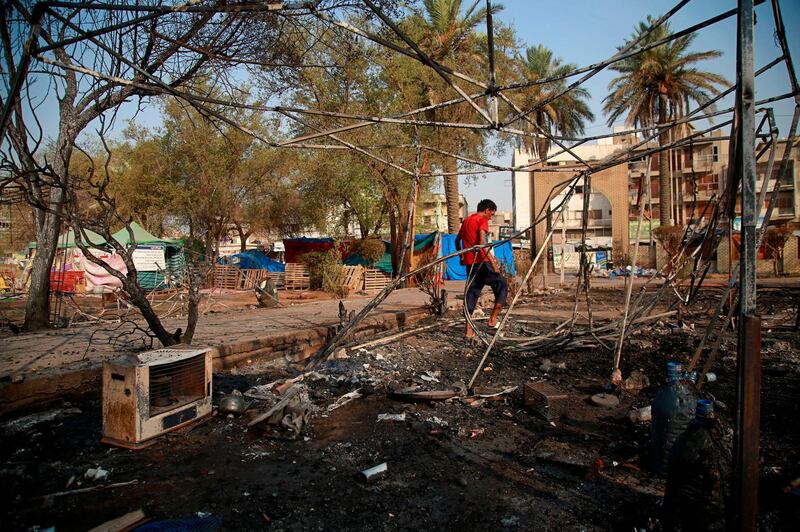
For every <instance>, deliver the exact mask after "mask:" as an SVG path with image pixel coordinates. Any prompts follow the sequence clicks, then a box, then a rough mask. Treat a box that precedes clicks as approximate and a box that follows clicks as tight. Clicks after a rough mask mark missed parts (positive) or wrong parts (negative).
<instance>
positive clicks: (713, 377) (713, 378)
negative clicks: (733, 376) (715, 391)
mask: <svg viewBox="0 0 800 532" xmlns="http://www.w3.org/2000/svg"><path fill="white" fill-rule="evenodd" d="M716 380H717V374H716V373H711V372H710V371H709V372H708V373H706V382H716Z"/></svg>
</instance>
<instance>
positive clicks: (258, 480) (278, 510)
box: [0, 290, 800, 531]
mask: <svg viewBox="0 0 800 532" xmlns="http://www.w3.org/2000/svg"><path fill="white" fill-rule="evenodd" d="M594 297H595V298H596V301H597V306H598V310H599V311H601V314H600V318H599V319H601V318H602V310H606V311H607V312H608V313H611V310H612V309H615V308H619V307H620V305H621V301H622V292H621V291H620V290H608V291H599V292H595V294H594ZM759 297H760V300H761V308H762V311H763V313H764V314H765V315H769V319H767V320H766V321H765V323H764V339H763V346H762V355H763V379H764V380H763V397H762V469H761V471H762V479H761V493H760V501H761V512H760V521H761V529H762V530H790V529H793V528H794V526H796V523H797V522H798V519H800V510H798V508H800V505H798V504H797V502H798V496H797V495H796V494H793V493H792V492H791V490H790V489H788V488H787V487H788V486H789V485H790V483H791V482H792V481H793V480H794V479H797V478H798V477H800V450H799V449H798V448H797V442H798V441H800V408H799V407H798V404H799V402H798V399H799V398H798V390H800V365H799V364H798V363H800V334H798V333H797V331H796V330H794V329H792V328H791V327H790V325H791V323H789V319H790V317H791V316H793V312H794V306H793V305H794V304H795V303H794V302H793V301H794V300H795V299H796V297H797V295H796V294H793V293H790V292H789V291H787V290H765V291H762V292H761V293H760V294H759ZM709 298H710V299H713V294H709ZM571 299H572V297H571V295H565V294H563V293H560V294H559V293H556V294H550V295H540V296H537V297H535V298H534V299H532V300H529V301H528V302H527V303H526V304H524V305H523V306H522V307H521V308H520V311H521V315H520V316H516V317H513V318H512V323H511V325H510V327H509V330H508V331H507V333H506V334H507V335H509V336H513V335H523V334H534V333H536V332H543V331H546V330H548V328H551V327H552V325H550V324H548V323H544V322H543V321H542V322H539V323H536V320H534V319H531V318H532V317H538V319H541V317H542V316H544V315H545V314H546V315H547V317H548V319H547V320H544V321H555V320H556V319H557V318H558V317H559V316H560V315H565V314H568V313H569V312H571V301H570V300H571ZM662 310H663V309H662ZM706 310H707V309H706ZM705 317H707V313H705ZM691 318H692V320H689V319H688V317H687V316H681V317H680V318H672V319H665V320H664V321H661V322H655V323H652V324H649V325H648V326H647V327H644V328H642V329H641V330H639V331H638V332H637V333H635V334H634V335H633V336H632V337H631V338H630V340H629V341H628V342H627V344H626V348H625V350H624V353H623V357H622V367H623V372H624V374H625V375H626V376H627V375H628V374H629V373H630V371H633V370H636V369H639V370H641V371H642V372H643V373H644V374H645V375H646V376H647V377H648V378H649V380H650V385H649V386H647V387H646V388H644V389H643V390H642V391H641V392H639V393H638V394H635V395H634V394H631V393H627V392H625V393H621V392H620V393H617V395H618V396H619V399H620V404H619V406H616V407H612V408H608V407H601V406H596V405H594V404H592V403H591V402H590V401H589V397H590V396H591V395H592V394H595V393H598V392H611V391H612V390H610V389H608V387H607V383H608V375H609V373H610V367H611V353H609V352H607V351H605V350H604V349H603V348H601V347H581V348H577V349H570V348H558V349H555V350H551V351H537V352H529V353H512V352H510V350H504V349H498V350H495V351H493V352H492V354H491V355H490V357H489V364H488V365H487V370H485V371H483V372H482V373H481V375H480V377H479V378H478V381H477V382H476V386H498V387H507V386H517V387H518V388H517V390H516V391H514V392H512V393H510V394H509V395H505V396H501V397H500V398H499V400H490V399H484V400H477V401H476V400H475V399H474V398H464V397H456V398H454V399H450V400H447V401H439V402H420V403H408V402H403V401H398V400H394V399H391V398H390V397H389V395H390V394H391V392H392V391H393V390H396V389H398V388H403V387H406V386H409V385H412V384H422V385H425V386H428V387H437V386H450V385H453V384H456V383H463V382H467V381H469V378H470V377H471V374H472V372H473V371H474V369H475V367H476V365H477V363H478V360H479V358H480V356H481V355H482V353H483V349H481V348H480V346H476V345H474V344H471V343H469V342H468V341H467V340H465V339H464V338H463V337H462V336H463V330H462V329H461V327H463V324H457V325H453V326H450V327H446V326H442V327H439V328H432V329H428V330H426V331H424V332H421V333H419V334H417V335H414V336H409V337H405V338H403V339H401V340H399V341H396V342H394V343H390V344H387V345H383V346H380V347H370V348H365V349H357V350H354V351H353V352H351V353H350V354H349V357H348V358H345V359H339V360H331V361H327V362H325V363H323V364H321V365H320V366H319V367H318V368H316V371H317V374H315V375H312V376H310V377H308V378H306V379H305V380H304V381H303V386H304V387H305V389H306V391H307V393H308V398H309V400H310V402H311V403H312V404H313V406H312V415H311V418H310V420H309V422H308V423H307V424H306V425H305V427H304V428H303V429H302V432H301V433H300V434H299V435H294V434H293V433H292V432H291V431H289V430H288V429H286V428H284V427H276V426H272V425H266V424H263V425H264V426H261V425H257V426H255V427H253V428H250V429H248V428H247V420H248V419H250V417H249V416H248V414H249V413H248V414H245V415H244V416H242V417H238V418H229V417H225V416H222V415H215V416H213V417H210V418H207V420H206V421H204V422H200V423H198V424H195V425H191V426H189V427H188V428H186V429H181V430H179V431H176V432H173V433H171V434H169V435H167V436H164V437H162V438H160V439H159V440H158V441H157V442H156V444H155V445H153V446H151V447H148V448H146V449H143V450H140V451H128V450H123V449H118V448H114V447H109V446H106V445H104V444H101V443H100V442H99V439H100V431H101V409H100V400H99V397H90V398H87V399H86V400H84V401H81V402H80V403H78V404H72V405H63V406H62V409H61V412H60V415H56V416H55V417H54V418H53V419H50V420H46V421H40V422H38V423H35V424H31V425H29V426H24V425H23V424H22V423H21V421H23V420H15V421H14V420H12V421H11V422H6V423H5V424H3V426H2V428H3V434H2V437H0V460H2V464H3V465H2V466H0V468H1V469H0V483H2V484H3V485H5V486H6V489H5V490H4V491H5V492H6V493H7V496H6V497H3V498H2V502H0V506H1V509H0V512H1V513H2V521H0V527H2V529H3V530H32V529H37V528H36V527H41V528H44V527H48V526H55V527H56V529H57V530H86V529H89V528H91V527H93V526H97V525H99V524H101V523H103V522H105V521H107V520H109V519H112V518H115V517H118V516H120V515H123V514H125V513H127V512H129V511H132V510H136V509H138V508H141V509H143V510H144V512H145V514H146V515H147V516H149V517H151V518H153V519H156V520H163V519H172V518H178V517H192V516H198V515H200V516H204V515H211V516H218V517H221V519H222V529H225V530H253V529H275V530H396V529H414V530H419V529H425V528H436V529H462V530H501V529H520V530H627V531H630V530H632V529H635V530H641V529H644V530H659V529H660V528H661V525H660V519H661V497H662V494H663V488H664V481H663V479H661V478H660V477H657V476H656V475H654V474H652V473H650V472H649V471H648V470H647V467H646V464H647V446H648V439H649V438H648V434H649V432H648V430H649V427H648V425H646V424H634V423H632V422H631V421H630V420H629V419H628V412H629V410H630V409H631V408H632V407H640V406H644V405H647V404H649V403H650V401H651V400H652V398H653V397H654V395H655V393H656V391H657V389H658V387H659V386H660V383H662V382H663V381H664V377H665V369H664V366H665V363H666V362H667V361H668V360H673V359H678V360H682V361H686V360H688V358H689V356H690V355H691V352H692V348H693V347H694V346H695V345H697V343H698V342H699V339H700V336H701V335H702V332H703V329H702V320H703V319H704V314H702V313H701V314H696V315H693V316H691ZM484 323H485V322H484ZM483 329H484V330H486V327H485V325H484V326H483ZM734 355H735V337H734V336H732V335H730V336H729V337H727V338H726V340H725V341H724V342H723V346H722V352H721V357H720V360H719V362H718V363H717V364H715V366H714V367H713V369H712V371H713V372H714V373H715V374H716V376H717V380H716V381H715V382H711V383H708V384H707V385H706V387H705V388H704V389H703V393H702V396H703V397H706V398H711V399H714V400H715V401H716V403H715V405H716V412H717V414H718V415H719V417H720V419H721V421H722V423H723V424H724V425H725V426H727V427H730V424H731V415H732V413H733V405H734V402H735V399H734V396H735V386H734V385H735V360H734ZM548 361H549V363H548ZM561 363H563V366H562V367H559V366H560V365H561ZM297 374H298V372H297V370H295V369H292V368H287V367H286V366H285V365H284V364H283V363H278V362H272V363H254V364H252V365H248V366H245V367H241V368H236V369H234V370H232V371H229V372H225V373H221V374H217V375H215V378H214V394H215V402H217V401H218V400H219V398H220V397H221V395H222V394H226V393H230V392H232V391H233V390H234V389H237V390H239V391H242V392H244V391H246V390H248V389H249V388H250V387H252V386H255V385H261V384H265V383H270V382H273V381H275V380H278V379H283V378H289V377H294V376H296V375H297ZM432 379H436V380H438V381H439V383H436V382H433V381H432ZM534 380H546V381H548V382H550V383H551V384H553V385H554V386H556V387H557V388H558V389H560V390H561V391H563V392H566V393H567V394H568V395H569V398H568V408H567V411H566V413H565V415H564V416H563V417H561V418H560V419H556V420H554V421H552V422H551V421H547V420H546V419H544V418H543V417H540V416H539V415H537V414H536V413H534V412H532V411H530V410H528V409H526V408H525V406H524V404H523V397H522V385H523V384H524V383H526V382H527V383H529V382H533V381H534ZM356 389H361V390H362V392H363V394H364V396H363V397H362V398H359V399H355V400H353V401H352V402H349V403H347V404H345V405H343V406H341V407H339V408H336V409H335V410H332V411H330V412H328V410H327V407H328V405H331V404H332V403H334V402H335V401H336V399H337V398H339V397H341V396H342V395H344V394H346V393H347V392H351V391H353V390H356ZM615 393H616V392H615ZM259 409H263V408H262V407H260V406H259V403H258V402H255V403H254V404H253V405H252V406H251V409H250V410H251V411H253V412H257V411H258V410H259ZM51 413H52V411H51ZM386 413H391V414H401V413H405V414H406V418H405V421H394V422H392V421H378V420H377V419H378V415H379V414H386ZM250 416H252V414H250ZM384 462H385V463H386V464H387V466H388V472H387V474H386V475H385V476H383V477H382V478H380V479H378V480H376V481H372V482H365V481H363V480H360V479H359V472H360V471H362V470H364V469H366V468H369V467H372V466H375V465H377V464H380V463H384ZM97 466H101V467H103V468H105V469H107V470H108V471H109V472H110V473H109V477H108V479H107V481H105V483H97V482H94V481H91V480H84V479H83V475H84V472H85V471H86V470H87V469H88V468H92V467H97ZM72 477H75V478H74V480H73V481H72V482H70V479H72ZM131 481H136V483H131V484H127V485H124V486H120V487H113V484H115V483H126V482H131ZM87 487H89V488H98V489H94V490H92V491H87V492H74V493H71V492H72V491H73V490H81V489H83V488H87ZM64 491H66V492H68V493H66V494H58V492H64ZM52 494H56V495H52ZM792 523H795V525H792Z"/></svg>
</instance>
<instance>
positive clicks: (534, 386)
mask: <svg viewBox="0 0 800 532" xmlns="http://www.w3.org/2000/svg"><path fill="white" fill-rule="evenodd" d="M522 397H523V402H524V403H525V406H527V407H528V408H530V409H532V410H533V411H534V412H536V413H538V414H540V415H541V416H543V417H544V418H545V419H546V420H548V421H550V420H553V419H557V418H559V417H561V416H562V415H564V414H565V413H566V411H567V406H568V400H569V396H568V395H567V394H566V393H564V392H562V391H561V390H559V389H558V388H556V387H555V386H553V385H552V384H550V383H549V382H546V381H536V382H530V383H526V384H525V385H524V386H523V388H522Z"/></svg>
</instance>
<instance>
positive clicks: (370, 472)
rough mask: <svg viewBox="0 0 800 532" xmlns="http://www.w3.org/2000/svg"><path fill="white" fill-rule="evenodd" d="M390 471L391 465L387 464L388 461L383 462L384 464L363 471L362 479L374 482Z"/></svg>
mask: <svg viewBox="0 0 800 532" xmlns="http://www.w3.org/2000/svg"><path fill="white" fill-rule="evenodd" d="M388 471H389V466H387V465H386V462H383V463H382V464H378V465H376V466H373V467H370V468H369V469H365V470H364V471H362V472H361V480H363V481H365V482H373V481H375V480H378V479H379V478H381V477H383V476H384V475H386V473H387V472H388Z"/></svg>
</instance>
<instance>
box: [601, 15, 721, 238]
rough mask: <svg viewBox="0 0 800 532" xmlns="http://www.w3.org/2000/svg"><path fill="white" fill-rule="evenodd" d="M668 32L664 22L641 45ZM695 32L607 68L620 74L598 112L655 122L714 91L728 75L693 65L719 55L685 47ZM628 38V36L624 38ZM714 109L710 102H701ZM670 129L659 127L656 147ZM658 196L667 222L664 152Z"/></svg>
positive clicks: (631, 121) (642, 29)
mask: <svg viewBox="0 0 800 532" xmlns="http://www.w3.org/2000/svg"><path fill="white" fill-rule="evenodd" d="M653 22H654V19H653V18H652V17H649V16H648V17H647V21H646V22H640V23H639V25H638V27H637V28H636V31H635V32H634V34H633V36H632V37H631V40H634V39H638V38H639V37H641V36H642V35H644V34H645V33H646V32H647V29H648V28H649V27H650V26H651V25H652V24H653ZM670 35H672V32H671V31H670V29H669V24H668V23H664V24H662V25H661V26H659V27H657V28H655V29H654V30H653V31H652V32H651V33H650V34H648V35H646V36H645V37H644V39H643V40H642V42H641V45H642V46H644V45H647V44H649V43H653V42H655V41H658V40H661V39H664V38H666V37H669V36H670ZM694 38H695V34H691V35H687V36H685V37H679V38H677V39H674V40H672V41H670V42H668V43H665V44H663V45H661V46H657V47H655V48H652V49H650V50H647V51H646V52H642V53H640V54H636V55H634V56H631V57H629V58H627V59H624V60H622V61H620V62H618V63H615V64H614V65H613V66H612V67H611V68H612V69H613V70H616V71H617V72H619V73H620V75H619V76H618V77H616V78H614V79H613V80H611V83H609V84H608V89H609V90H610V91H611V93H610V94H609V95H608V96H607V97H606V98H605V100H603V101H604V102H605V105H604V107H603V112H604V113H605V114H606V115H608V125H609V126H610V125H611V124H613V123H614V122H615V121H616V120H617V119H618V118H619V117H620V116H621V115H623V114H625V113H627V117H626V119H625V123H626V125H628V126H631V125H633V126H635V127H655V126H657V125H658V124H663V123H666V122H668V121H671V120H675V119H678V118H681V117H682V116H684V115H685V114H686V112H687V110H688V107H689V103H690V102H691V101H694V102H696V103H698V104H700V105H703V104H705V103H707V102H708V101H709V99H710V98H711V96H712V95H717V94H719V89H717V85H727V84H728V81H727V80H726V79H725V78H724V77H722V76H720V75H718V74H713V73H711V72H706V71H703V70H698V69H697V68H694V67H693V66H692V65H693V64H694V63H697V62H698V61H702V60H705V59H712V58H714V57H719V56H720V55H722V52H719V51H717V50H710V51H707V52H692V53H690V52H688V49H689V47H690V45H691V44H692V41H694ZM628 42H630V40H629V41H628ZM706 111H708V112H711V111H713V106H709V107H707V108H706ZM669 138H670V129H669V128H665V129H663V130H662V131H661V132H660V135H659V137H658V144H659V146H660V147H663V146H666V145H667V144H668V143H669ZM658 184H659V191H658V198H659V211H660V216H659V217H660V221H661V226H662V227H664V226H668V225H671V223H672V221H671V216H670V215H671V213H672V201H671V194H670V176H669V159H668V157H667V156H666V154H665V153H664V152H661V154H660V155H659V158H658Z"/></svg>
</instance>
